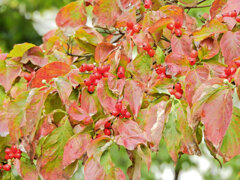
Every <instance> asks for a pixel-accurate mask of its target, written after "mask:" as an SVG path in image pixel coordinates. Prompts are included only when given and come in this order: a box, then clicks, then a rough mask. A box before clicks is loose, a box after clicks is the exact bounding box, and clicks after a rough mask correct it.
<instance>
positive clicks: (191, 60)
mask: <svg viewBox="0 0 240 180" xmlns="http://www.w3.org/2000/svg"><path fill="white" fill-rule="evenodd" d="M189 64H190V65H191V66H193V65H195V64H196V59H195V58H191V59H190V60H189Z"/></svg>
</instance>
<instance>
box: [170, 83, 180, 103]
mask: <svg viewBox="0 0 240 180" xmlns="http://www.w3.org/2000/svg"><path fill="white" fill-rule="evenodd" d="M168 92H169V93H170V94H171V95H174V96H175V98H177V99H181V98H182V94H183V90H182V85H181V84H180V83H176V84H175V85H174V87H173V88H170V89H168Z"/></svg>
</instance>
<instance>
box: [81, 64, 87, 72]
mask: <svg viewBox="0 0 240 180" xmlns="http://www.w3.org/2000/svg"><path fill="white" fill-rule="evenodd" d="M87 67H88V65H87V64H82V70H83V72H85V71H87Z"/></svg>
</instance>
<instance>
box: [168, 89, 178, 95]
mask: <svg viewBox="0 0 240 180" xmlns="http://www.w3.org/2000/svg"><path fill="white" fill-rule="evenodd" d="M168 92H169V93H170V94H171V95H175V94H176V90H175V89H173V88H171V89H168Z"/></svg>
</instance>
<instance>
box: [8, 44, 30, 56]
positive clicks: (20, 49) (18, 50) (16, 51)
mask: <svg viewBox="0 0 240 180" xmlns="http://www.w3.org/2000/svg"><path fill="white" fill-rule="evenodd" d="M34 46H35V45H34V44H31V43H23V44H16V45H14V46H13V49H12V50H11V51H10V53H9V54H8V55H7V57H10V58H13V57H22V56H23V54H24V53H25V52H26V51H27V50H29V49H30V48H32V47H34Z"/></svg>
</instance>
